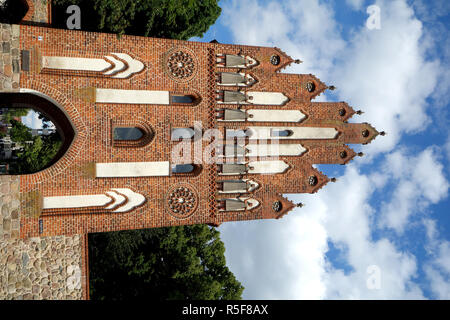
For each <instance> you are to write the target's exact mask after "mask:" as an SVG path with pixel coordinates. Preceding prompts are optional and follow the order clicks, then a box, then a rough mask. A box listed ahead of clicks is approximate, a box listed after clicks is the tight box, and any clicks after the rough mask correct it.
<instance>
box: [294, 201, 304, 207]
mask: <svg viewBox="0 0 450 320" xmlns="http://www.w3.org/2000/svg"><path fill="white" fill-rule="evenodd" d="M296 206H297V207H298V208H302V207H304V206H305V205H304V204H303V203H301V202H299V203H297V204H296Z"/></svg>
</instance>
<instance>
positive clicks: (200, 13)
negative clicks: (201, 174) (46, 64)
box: [53, 0, 221, 40]
mask: <svg viewBox="0 0 450 320" xmlns="http://www.w3.org/2000/svg"><path fill="white" fill-rule="evenodd" d="M218 1H219V0H201V1H198V0H54V1H53V4H54V10H55V12H54V14H53V17H54V22H55V23H56V24H57V25H59V26H60V27H63V28H65V27H66V25H65V23H66V19H67V17H68V14H66V11H65V10H66V8H67V6H69V5H71V4H76V5H78V6H80V8H81V28H82V29H83V30H88V31H101V32H112V33H117V34H120V35H122V34H132V35H140V36H152V37H160V38H171V39H180V40H187V39H189V38H191V37H195V36H197V37H201V36H202V35H203V33H205V32H206V31H207V30H208V28H209V26H210V25H212V24H213V23H214V22H215V21H216V20H217V18H218V17H219V15H220V13H221V8H220V7H219V5H218Z"/></svg>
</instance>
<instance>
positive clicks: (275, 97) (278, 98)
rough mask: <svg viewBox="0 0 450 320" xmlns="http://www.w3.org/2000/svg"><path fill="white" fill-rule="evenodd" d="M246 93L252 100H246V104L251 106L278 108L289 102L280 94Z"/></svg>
mask: <svg viewBox="0 0 450 320" xmlns="http://www.w3.org/2000/svg"><path fill="white" fill-rule="evenodd" d="M246 93H247V96H248V97H253V99H251V100H250V99H248V100H247V102H248V103H251V104H262V105H275V106H279V105H282V104H284V103H286V102H287V101H288V100H289V99H288V97H286V96H285V95H284V94H282V93H281V92H260V91H248V92H246Z"/></svg>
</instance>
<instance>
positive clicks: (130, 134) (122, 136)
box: [114, 127, 144, 141]
mask: <svg viewBox="0 0 450 320" xmlns="http://www.w3.org/2000/svg"><path fill="white" fill-rule="evenodd" d="M143 136H144V132H143V131H142V130H141V129H139V128H136V127H120V128H114V140H117V141H130V140H139V139H141V138H142V137H143Z"/></svg>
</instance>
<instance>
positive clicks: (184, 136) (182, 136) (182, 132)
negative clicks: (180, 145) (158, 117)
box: [170, 128, 195, 141]
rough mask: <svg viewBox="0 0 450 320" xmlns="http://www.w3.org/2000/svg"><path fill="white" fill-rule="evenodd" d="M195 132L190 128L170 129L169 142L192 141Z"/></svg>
mask: <svg viewBox="0 0 450 320" xmlns="http://www.w3.org/2000/svg"><path fill="white" fill-rule="evenodd" d="M194 135H195V131H194V130H193V129H192V128H175V129H172V133H171V135H170V140H172V141H180V140H192V139H194Z"/></svg>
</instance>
